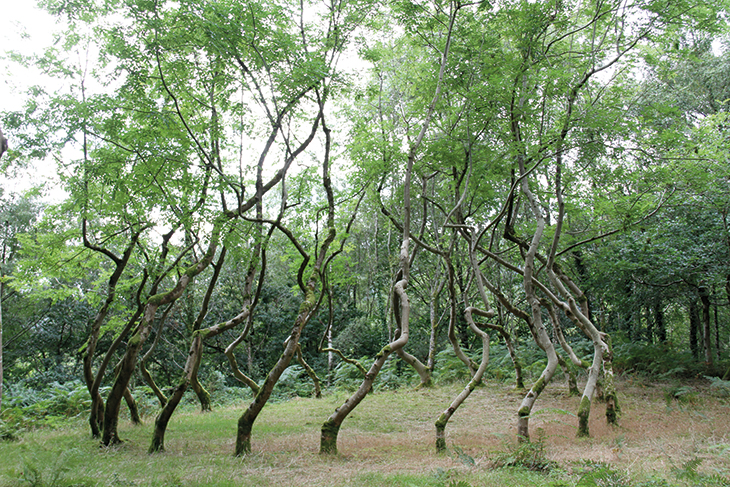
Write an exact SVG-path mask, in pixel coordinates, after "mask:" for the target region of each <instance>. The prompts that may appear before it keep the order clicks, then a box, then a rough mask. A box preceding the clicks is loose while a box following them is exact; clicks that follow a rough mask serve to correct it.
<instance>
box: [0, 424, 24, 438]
mask: <svg viewBox="0 0 730 487" xmlns="http://www.w3.org/2000/svg"><path fill="white" fill-rule="evenodd" d="M19 439H20V430H19V429H18V427H17V426H15V425H10V424H8V423H6V422H5V421H3V420H2V419H0V441H17V440H19Z"/></svg>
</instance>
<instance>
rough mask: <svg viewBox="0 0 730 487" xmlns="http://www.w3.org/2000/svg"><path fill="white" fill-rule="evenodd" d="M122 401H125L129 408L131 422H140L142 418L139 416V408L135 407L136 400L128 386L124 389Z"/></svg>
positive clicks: (138, 423)
mask: <svg viewBox="0 0 730 487" xmlns="http://www.w3.org/2000/svg"><path fill="white" fill-rule="evenodd" d="M124 401H125V402H126V403H127V408H128V409H129V419H130V421H131V422H132V424H136V425H140V424H142V419H141V418H140V417H139V408H138V407H137V401H135V400H134V396H132V393H131V392H130V391H129V388H126V389H125V390H124Z"/></svg>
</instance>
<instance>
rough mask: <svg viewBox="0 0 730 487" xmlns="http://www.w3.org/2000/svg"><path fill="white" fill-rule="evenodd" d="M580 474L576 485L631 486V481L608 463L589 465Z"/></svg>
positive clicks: (583, 486) (581, 486) (590, 486)
mask: <svg viewBox="0 0 730 487" xmlns="http://www.w3.org/2000/svg"><path fill="white" fill-rule="evenodd" d="M585 470H586V471H585V472H584V473H583V474H582V475H581V477H580V480H579V481H578V483H577V484H576V487H631V485H632V484H631V482H630V480H628V479H627V478H625V477H624V476H623V475H621V474H619V473H618V472H616V471H614V470H613V469H611V468H610V467H609V466H608V465H605V464H602V463H597V464H592V465H589V466H588V467H587V468H586V469H585Z"/></svg>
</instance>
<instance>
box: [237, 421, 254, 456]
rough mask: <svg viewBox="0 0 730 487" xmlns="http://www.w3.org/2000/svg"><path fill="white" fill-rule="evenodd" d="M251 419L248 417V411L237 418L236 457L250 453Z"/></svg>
mask: <svg viewBox="0 0 730 487" xmlns="http://www.w3.org/2000/svg"><path fill="white" fill-rule="evenodd" d="M253 420H255V418H253ZM253 420H252V419H251V418H249V415H248V411H246V413H244V414H243V416H241V417H240V418H239V420H238V433H237V434H236V456H237V457H240V456H243V455H247V454H249V453H251V429H252V428H253V422H254V421H253Z"/></svg>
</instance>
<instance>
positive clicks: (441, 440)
mask: <svg viewBox="0 0 730 487" xmlns="http://www.w3.org/2000/svg"><path fill="white" fill-rule="evenodd" d="M448 420H449V418H448V416H447V415H446V414H445V413H443V414H441V416H439V419H437V420H436V451H437V452H439V453H443V452H445V451H446V423H447V422H448Z"/></svg>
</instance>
